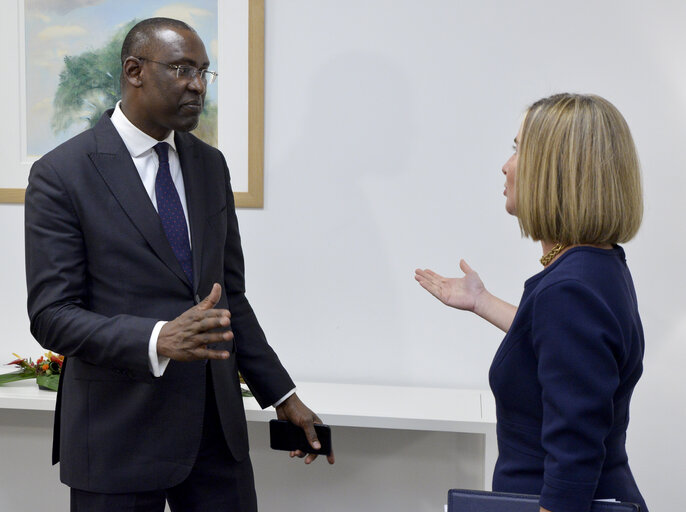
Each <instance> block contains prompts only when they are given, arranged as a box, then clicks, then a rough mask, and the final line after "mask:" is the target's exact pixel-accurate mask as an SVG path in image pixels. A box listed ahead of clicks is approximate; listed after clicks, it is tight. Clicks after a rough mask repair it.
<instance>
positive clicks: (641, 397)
mask: <svg viewBox="0 0 686 512" xmlns="http://www.w3.org/2000/svg"><path fill="white" fill-rule="evenodd" d="M266 11H267V21H266V119H265V136H266V140H265V208H264V209H262V210H242V211H240V212H239V218H240V221H241V228H242V234H243V242H244V250H245V253H246V261H247V278H248V294H249V297H250V299H251V301H252V304H253V306H254V307H255V309H256V310H257V312H258V316H259V317H260V319H261V321H262V323H263V326H264V328H265V330H266V331H267V334H268V336H269V337H270V340H271V342H272V344H273V345H274V346H275V347H276V349H277V351H278V352H279V354H280V356H281V358H282V360H283V361H284V363H285V364H286V366H287V368H289V369H290V371H291V373H292V375H293V377H294V378H295V379H296V380H320V381H334V382H356V383H382V384H402V385H422V386H424V385H426V386H446V387H475V388H476V387H486V386H487V371H488V366H489V364H490V359H491V358H492V355H493V353H494V352H495V350H496V348H497V345H498V343H499V341H500V339H501V335H500V333H499V332H498V331H497V330H496V329H495V328H493V327H489V326H488V325H485V324H484V323H482V322H480V321H479V320H478V319H476V318H472V317H470V316H469V315H468V314H465V313H461V312H456V311H451V310H448V309H447V308H445V307H443V306H441V305H440V304H439V303H438V302H437V301H435V300H434V299H432V298H431V297H430V296H429V295H428V294H426V293H425V292H423V290H422V289H421V288H420V287H419V286H418V285H417V284H416V283H415V282H414V280H413V271H414V269H415V268H416V267H419V266H421V267H430V268H433V269H434V270H436V271H438V272H441V273H444V274H451V275H453V274H456V272H457V262H458V260H459V258H460V257H464V258H466V259H467V260H468V261H469V262H470V264H472V266H473V267H474V268H475V269H477V270H478V271H479V272H480V274H481V275H482V277H483V278H484V280H485V282H486V284H487V286H489V288H490V289H491V291H493V292H494V293H497V294H500V295H501V296H503V298H505V299H507V300H510V301H512V302H516V301H517V300H518V298H519V295H520V294H521V290H522V283H523V281H524V280H525V279H526V278H527V277H529V276H530V275H532V274H534V273H535V272H537V271H538V270H540V266H539V264H538V262H537V258H538V257H539V256H540V249H539V248H538V247H536V246H535V245H534V244H533V243H532V242H530V241H528V240H521V239H520V237H519V231H518V228H517V224H516V221H515V220H514V219H513V218H511V217H508V216H507V214H506V213H505V212H504V208H503V206H504V198H503V197H502V195H501V194H502V189H503V187H502V185H503V182H504V178H503V176H502V174H501V173H500V168H501V166H502V164H503V162H504V161H505V160H506V159H507V157H508V156H509V151H510V145H511V141H512V138H513V137H514V135H515V133H516V130H517V127H518V123H519V119H520V116H521V113H522V112H523V110H524V109H525V107H526V106H527V105H528V104H529V103H530V102H532V101H533V100H535V99H537V98H539V97H541V96H544V95H548V94H551V93H553V92H559V91H565V90H569V91H576V92H594V93H598V94H601V95H603V96H605V97H606V98H608V99H609V100H611V101H612V102H614V103H615V104H616V105H617V107H618V108H619V109H620V111H622V112H623V113H624V115H625V117H626V118H627V120H628V122H629V125H630V127H631V128H632V130H633V133H634V136H635V139H636V143H637V146H638V150H639V154H640V156H641V161H642V165H643V172H644V184H645V201H646V211H645V220H644V224H643V227H642V231H641V233H640V234H639V236H638V237H637V238H636V240H635V241H633V242H631V243H630V244H628V245H627V246H626V250H627V254H628V262H629V265H630V267H631V269H632V271H633V274H634V279H635V283H636V288H637V292H638V296H639V301H640V307H641V313H642V317H643V322H644V328H645V332H646V341H647V347H646V357H645V373H644V378H643V379H642V380H641V381H640V382H639V385H638V387H637V389H636V393H635V397H634V401H633V404H632V405H633V407H632V424H631V427H630V429H629V440H628V445H629V456H630V460H631V463H632V467H633V469H634V473H635V476H636V479H637V481H638V483H639V486H640V487H641V489H642V491H643V493H644V495H645V497H646V500H647V501H648V504H649V505H651V509H652V510H662V509H665V510H667V509H669V508H670V507H669V506H670V505H671V504H673V503H675V502H677V500H678V499H679V497H680V486H681V478H680V477H681V476H682V475H683V470H682V469H681V461H683V460H684V459H686V447H684V444H683V443H682V442H680V437H677V436H678V435H679V434H680V433H681V431H682V430H683V425H684V424H686V399H685V398H684V392H683V389H684V379H683V376H682V368H683V367H684V366H686V348H685V345H684V343H683V341H684V337H685V335H686V297H685V295H684V289H685V285H686V277H685V276H684V270H683V264H682V260H683V258H684V255H685V254H686V242H685V241H684V240H685V238H684V236H683V232H684V229H683V228H682V223H683V219H684V218H686V206H684V201H683V200H681V199H682V198H681V196H682V195H683V193H684V190H686V172H685V171H686V166H685V163H686V156H685V155H686V154H685V153H684V152H683V150H681V147H682V146H683V141H684V140H686V115H685V114H686V67H684V65H683V49H684V48H686V34H685V33H684V31H683V29H682V26H683V20H684V19H686V4H685V3H684V2H682V1H680V0H673V1H669V0H658V1H654V2H650V3H647V2H640V1H636V0H630V1H626V0H625V1H619V0H618V1H611V0H602V1H598V0H596V1H592V0H577V1H576V2H559V1H558V2H556V1H549V0H548V1H545V0H520V1H519V2H505V1H493V0H490V1H489V0H486V1H480V2H476V1H474V2H466V1H463V2H457V1H450V0H423V1H421V2H419V1H413V0H393V1H391V0H386V1H382V0H347V1H346V2H340V1H336V0H316V1H314V0H309V1H308V0H288V1H284V0H279V1H277V0H267V2H266ZM222 79H230V75H229V74H228V73H225V72H224V73H223V74H222ZM12 101H14V99H12ZM15 129H16V126H14V125H13V124H12V122H9V123H6V125H5V127H3V130H15ZM229 158H230V155H229ZM22 216H23V208H22V207H21V206H16V205H1V206H0V236H1V237H2V239H3V240H4V243H3V248H4V255H3V257H2V258H3V260H2V261H3V263H5V264H4V265H0V281H1V282H2V283H3V284H4V286H3V289H2V291H1V292H0V308H1V309H0V311H1V312H2V313H0V315H2V316H1V317H0V319H1V320H2V323H3V326H4V333H5V334H4V336H3V339H2V340H1V341H0V360H1V359H3V358H10V357H11V356H10V352H13V351H21V352H22V353H26V354H29V353H30V354H39V353H40V349H39V347H38V346H37V345H34V344H33V343H32V342H29V341H28V334H27V325H28V324H27V321H26V319H25V309H24V301H25V298H26V294H25V290H24V285H23V272H24V270H23V254H22V231H21V229H22V227H21V223H22ZM3 353H6V355H5V356H2V354H3ZM303 398H304V399H305V400H306V399H307V397H303ZM360 441H361V442H363V439H360ZM350 455H351V456H352V457H357V455H358V454H356V453H352V454H350ZM338 456H339V457H341V456H344V454H340V453H339V454H338ZM384 456H385V457H389V458H391V459H392V458H393V457H394V456H393V455H392V454H390V453H387V454H384ZM353 460H355V459H353ZM428 460H430V459H428ZM360 463H362V459H360ZM327 471H328V469H327ZM361 471H364V469H363V468H362V464H361ZM368 471H370V472H371V471H373V470H371V469H369V470H368ZM304 485H305V484H304ZM301 492H316V491H315V490H312V489H306V490H301ZM362 492H363V495H364V493H365V492H368V491H362ZM375 499H376V498H374V497H373V496H372V494H371V493H370V494H369V500H370V502H374V500H375ZM312 510H315V508H313V509H312Z"/></svg>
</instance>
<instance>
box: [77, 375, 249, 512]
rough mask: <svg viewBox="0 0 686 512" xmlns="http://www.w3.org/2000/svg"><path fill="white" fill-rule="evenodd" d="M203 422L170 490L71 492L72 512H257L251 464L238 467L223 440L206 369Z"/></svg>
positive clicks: (246, 462)
mask: <svg viewBox="0 0 686 512" xmlns="http://www.w3.org/2000/svg"><path fill="white" fill-rule="evenodd" d="M207 375H208V378H207V393H206V400H205V418H204V424H203V434H202V440H201V442H200V449H199V450H198V456H197V458H196V460H195V464H194V466H193V469H192V470H191V473H190V475H189V476H188V478H187V479H186V480H184V481H183V482H181V483H180V484H179V485H177V486H176V487H172V488H171V489H162V490H158V491H148V492H139V493H131V494H102V493H92V492H87V491H81V490H78V489H73V488H72V489H71V512H111V511H115V510H116V511H118V512H164V504H165V501H167V502H169V508H170V509H171V510H172V512H206V511H212V512H215V511H216V512H257V498H256V496H255V482H254V478H253V471H252V465H251V463H250V459H249V458H246V459H245V460H243V461H240V462H237V461H236V460H235V459H234V458H233V456H232V455H231V453H230V452H229V449H228V447H227V446H226V441H225V439H224V433H223V432H222V428H221V425H220V422H219V413H218V412H217V405H216V400H215V397H214V389H213V386H212V379H211V376H210V366H209V365H207Z"/></svg>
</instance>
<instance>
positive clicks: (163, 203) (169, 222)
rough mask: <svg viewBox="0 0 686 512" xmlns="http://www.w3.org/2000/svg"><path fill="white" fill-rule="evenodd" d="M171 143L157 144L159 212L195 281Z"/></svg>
mask: <svg viewBox="0 0 686 512" xmlns="http://www.w3.org/2000/svg"><path fill="white" fill-rule="evenodd" d="M168 148H169V144H167V143H166V142H160V143H159V144H156V145H155V148H154V149H155V152H156V153H157V156H158V157H159V159H160V166H159V168H158V169H157V177H156V178H155V196H156V197H157V212H158V213H159V214H160V220H161V221H162V227H163V228H164V232H165V234H166V235H167V240H169V244H170V245H171V248H172V250H173V251H174V254H175V255H176V258H177V259H178V260H179V263H181V268H183V271H184V272H185V273H186V276H188V280H189V281H190V282H191V283H192V282H193V259H192V257H191V245H190V243H189V241H188V228H187V227H186V217H185V216H184V214H183V207H182V206H181V200H180V199H179V193H178V192H177V191H176V187H175V186H174V182H173V181H172V177H171V173H170V172H169V155H168V154H167V150H168Z"/></svg>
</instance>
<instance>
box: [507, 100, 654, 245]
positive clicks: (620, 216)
mask: <svg viewBox="0 0 686 512" xmlns="http://www.w3.org/2000/svg"><path fill="white" fill-rule="evenodd" d="M515 182H516V195H517V217H518V219H519V226H520V228H521V231H522V234H523V235H524V236H528V237H530V238H532V239H533V240H544V241H547V242H557V243H561V244H563V245H573V244H608V243H609V244H614V243H623V242H627V241H629V240H630V239H631V238H633V237H634V235H635V234H636V232H637V231H638V228H639V227H640V225H641V220H642V217H643V193H642V187H641V176H640V166H639V161H638V155H637V154H636V148H635V146H634V141H633V138H632V137H631V132H630V131H629V126H628V125H627V123H626V121H625V119H624V117H622V114H620V113H619V111H618V110H617V109H616V108H615V107H614V105H612V104H611V103H610V102H609V101H607V100H606V99H603V98H601V97H600V96H595V95H581V94H568V93H565V94H556V95H554V96H550V97H548V98H543V99H541V100H539V101H537V102H535V103H534V104H533V105H531V107H529V109H528V111H527V113H526V116H525V118H524V121H523V123H522V131H521V140H520V141H519V156H518V165H517V174H516V177H515Z"/></svg>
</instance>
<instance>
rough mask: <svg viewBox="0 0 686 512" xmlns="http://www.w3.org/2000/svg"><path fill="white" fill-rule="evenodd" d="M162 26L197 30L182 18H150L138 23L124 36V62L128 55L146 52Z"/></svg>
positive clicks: (122, 52) (122, 57)
mask: <svg viewBox="0 0 686 512" xmlns="http://www.w3.org/2000/svg"><path fill="white" fill-rule="evenodd" d="M161 28H171V29H176V30H188V31H191V32H195V30H193V28H192V27H191V26H190V25H188V24H187V23H184V22H183V21H181V20H175V19H173V18H148V19H146V20H143V21H140V22H138V23H136V24H135V25H134V26H133V27H132V28H131V30H129V33H128V34H126V37H125V38H124V43H123V44H122V47H121V62H122V64H123V63H124V61H125V60H126V58H127V57H140V56H143V55H141V54H142V53H146V51H147V50H148V49H149V46H150V45H151V44H155V43H156V38H155V33H156V32H157V31H158V30H159V29H161Z"/></svg>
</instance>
